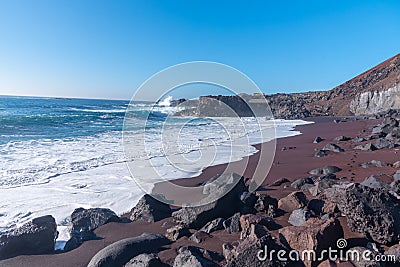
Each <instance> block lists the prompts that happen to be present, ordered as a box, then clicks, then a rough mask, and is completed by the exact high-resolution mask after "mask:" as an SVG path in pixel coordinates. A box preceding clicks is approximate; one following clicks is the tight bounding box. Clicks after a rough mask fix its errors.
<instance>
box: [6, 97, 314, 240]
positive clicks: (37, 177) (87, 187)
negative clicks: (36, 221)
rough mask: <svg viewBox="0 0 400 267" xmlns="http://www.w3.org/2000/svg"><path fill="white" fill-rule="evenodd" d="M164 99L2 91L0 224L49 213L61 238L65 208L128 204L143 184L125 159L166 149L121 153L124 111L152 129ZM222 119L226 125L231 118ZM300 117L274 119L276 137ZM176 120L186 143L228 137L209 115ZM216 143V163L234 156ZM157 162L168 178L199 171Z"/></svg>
mask: <svg viewBox="0 0 400 267" xmlns="http://www.w3.org/2000/svg"><path fill="white" fill-rule="evenodd" d="M169 100H170V99H167V100H166V101H164V103H162V105H160V106H159V107H158V109H157V112H153V113H151V114H150V112H151V110H152V107H153V105H152V104H150V103H146V102H135V103H131V104H129V101H122V100H121V101H118V100H92V99H56V98H36V97H8V96H5V97H1V96H0V155H1V156H0V196H1V201H0V231H5V230H7V229H9V228H10V227H15V226H18V225H21V224H22V223H24V222H26V221H27V220H30V219H32V218H33V217H37V216H40V215H45V214H52V215H53V216H54V217H55V218H56V220H57V223H58V225H59V230H60V232H61V234H60V237H59V240H60V241H63V240H64V241H65V240H66V239H67V238H68V235H67V234H66V231H65V230H66V226H67V224H68V216H69V215H70V214H71V212H72V211H73V210H74V209H75V208H78V207H85V208H89V207H99V206H101V207H108V208H111V209H113V210H115V211H116V212H117V213H120V214H121V213H124V212H127V211H129V210H130V209H131V208H132V206H133V205H134V204H135V203H136V202H137V200H138V199H139V198H140V197H141V196H142V195H143V192H142V191H141V190H140V189H139V188H137V185H136V184H135V182H134V181H133V179H131V177H130V173H129V171H128V169H127V166H126V162H125V161H126V160H130V161H135V160H138V161H141V162H143V165H146V160H148V159H147V158H146V157H148V155H151V157H159V158H161V159H162V158H163V157H165V156H167V155H165V154H164V152H163V151H162V150H161V149H160V144H158V143H157V142H154V145H153V146H151V147H150V151H148V153H149V154H147V155H142V156H138V158H129V159H127V158H126V157H125V155H124V153H123V147H122V138H121V137H122V129H123V123H124V116H125V112H126V110H127V109H129V112H131V114H134V118H135V119H136V120H138V122H139V121H140V120H145V119H148V124H147V125H148V127H149V129H150V130H149V133H150V135H151V130H152V127H154V128H157V127H159V126H160V125H161V124H162V123H163V121H164V119H163V118H164V117H166V116H167V115H168V114H169V113H171V111H173V107H170V106H169ZM149 115H150V116H149ZM243 121H244V123H246V125H248V126H249V128H248V129H249V133H250V136H249V140H250V143H251V144H255V143H260V142H263V141H267V140H260V139H259V138H257V135H256V134H255V135H254V136H253V135H252V134H251V133H252V131H253V132H255V131H256V130H257V128H254V129H253V130H252V127H253V126H252V124H254V121H252V119H251V118H245V119H243ZM225 122H226V124H227V125H229V123H230V122H229V118H227V119H225ZM304 123H306V122H304V121H283V120H277V121H275V125H276V126H277V128H276V129H277V137H285V136H291V135H296V134H299V133H298V132H295V131H291V130H292V128H293V127H294V126H296V125H300V124H304ZM139 124H140V123H138V125H139ZM173 125H175V126H176V129H182V127H183V128H184V129H185V131H183V132H184V135H183V139H185V140H183V143H185V142H186V143H187V144H191V143H193V142H197V141H198V140H201V139H207V138H208V139H212V140H213V143H214V144H216V146H219V147H224V142H226V140H227V138H228V136H227V135H226V133H223V131H219V130H218V127H219V125H218V124H217V123H215V122H213V121H212V120H207V119H201V120H194V121H193V122H191V123H189V124H187V123H186V121H184V120H181V119H180V118H174V121H173ZM271 125H272V124H271ZM175 126H174V127H175ZM233 126H234V125H233V124H232V128H233ZM130 130H131V131H132V133H133V135H135V134H137V135H138V137H139V135H140V134H141V131H142V130H143V129H141V128H140V127H137V129H136V128H135V124H134V123H133V124H131V125H130ZM187 147H188V148H189V147H190V149H191V150H190V151H184V150H183V151H180V152H179V153H186V154H188V153H189V154H190V153H193V154H196V151H193V146H189V145H188V146H187ZM221 151H222V152H221V153H220V154H218V157H217V159H216V161H215V162H214V163H213V165H215V164H219V163H224V162H227V161H230V160H232V157H231V155H230V154H229V151H227V152H226V153H225V152H224V151H225V150H224V149H222V150H221ZM254 152H255V149H254V148H252V147H250V148H249V149H248V150H243V151H242V152H241V151H239V153H237V154H236V156H237V157H238V158H234V160H238V159H240V158H241V157H244V156H247V155H248V154H251V153H254ZM161 167H162V171H161V173H162V174H163V175H165V177H167V179H177V178H183V177H189V176H194V175H195V174H196V173H191V174H190V175H188V174H187V173H177V172H174V171H173V169H172V168H169V167H168V166H165V168H164V166H161ZM199 171H201V170H199ZM150 186H151V183H150Z"/></svg>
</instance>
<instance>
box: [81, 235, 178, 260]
mask: <svg viewBox="0 0 400 267" xmlns="http://www.w3.org/2000/svg"><path fill="white" fill-rule="evenodd" d="M170 243H171V241H170V240H169V239H168V238H166V237H165V236H163V235H159V234H149V233H143V234H142V235H140V236H137V237H131V238H126V239H122V240H119V241H117V242H115V243H113V244H111V245H108V246H107V247H105V248H103V249H102V250H100V251H99V252H97V254H96V255H94V257H93V258H92V259H91V260H90V262H89V264H88V266H87V267H114V266H123V265H124V264H126V263H128V262H129V261H130V260H131V259H132V258H134V257H136V256H138V255H140V254H143V253H157V252H158V250H159V249H160V248H161V247H162V246H165V245H169V244H170Z"/></svg>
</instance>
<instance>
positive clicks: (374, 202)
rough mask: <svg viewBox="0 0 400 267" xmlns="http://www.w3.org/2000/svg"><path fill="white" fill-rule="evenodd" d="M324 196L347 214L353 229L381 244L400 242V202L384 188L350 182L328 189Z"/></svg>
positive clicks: (348, 221)
mask: <svg viewBox="0 0 400 267" xmlns="http://www.w3.org/2000/svg"><path fill="white" fill-rule="evenodd" d="M325 196H326V198H327V199H328V200H329V201H331V202H334V203H336V204H337V207H338V209H339V210H340V212H341V213H342V214H343V215H344V216H346V218H347V223H348V226H349V228H350V230H351V231H353V232H359V233H363V234H364V235H365V237H366V238H368V239H370V240H373V241H375V242H377V243H380V244H392V243H395V242H399V240H400V239H399V238H400V203H399V200H398V199H397V198H396V197H395V196H393V195H392V194H391V193H390V192H389V191H388V190H386V189H385V188H382V187H378V188H372V187H367V186H363V185H361V184H349V185H345V186H341V187H339V186H336V187H333V188H331V189H329V190H326V191H325Z"/></svg>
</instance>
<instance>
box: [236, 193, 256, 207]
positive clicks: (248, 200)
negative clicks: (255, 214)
mask: <svg viewBox="0 0 400 267" xmlns="http://www.w3.org/2000/svg"><path fill="white" fill-rule="evenodd" d="M239 199H240V201H241V202H242V203H243V205H244V206H247V207H254V204H256V201H257V196H256V195H255V194H253V193H250V192H243V193H241V194H240V196H239Z"/></svg>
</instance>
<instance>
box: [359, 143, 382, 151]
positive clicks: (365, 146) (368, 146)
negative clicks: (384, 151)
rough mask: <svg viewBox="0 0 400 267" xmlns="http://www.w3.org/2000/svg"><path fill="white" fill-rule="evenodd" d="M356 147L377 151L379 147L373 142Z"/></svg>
mask: <svg viewBox="0 0 400 267" xmlns="http://www.w3.org/2000/svg"><path fill="white" fill-rule="evenodd" d="M354 149H358V150H363V151H375V150H377V148H376V147H375V146H374V145H373V144H372V143H367V144H362V145H359V146H356V147H355V148H354Z"/></svg>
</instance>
